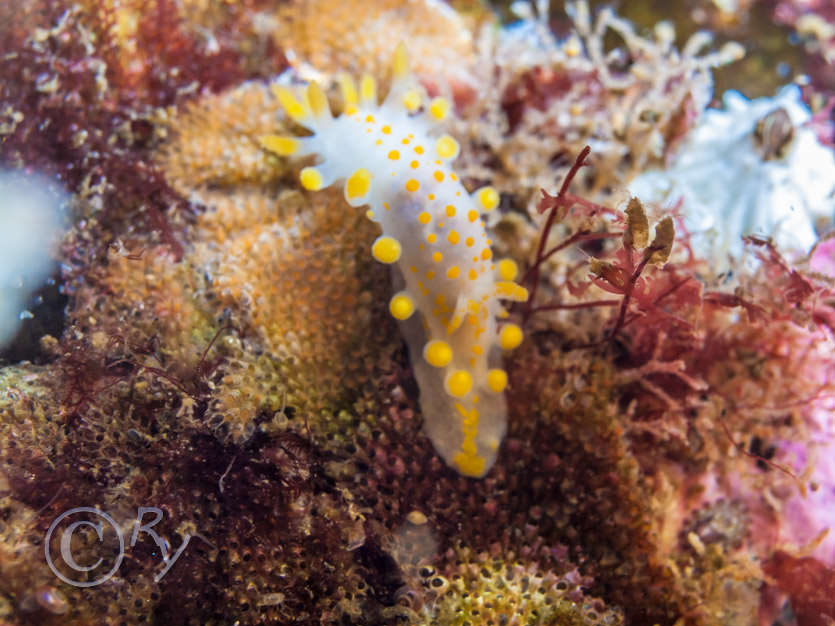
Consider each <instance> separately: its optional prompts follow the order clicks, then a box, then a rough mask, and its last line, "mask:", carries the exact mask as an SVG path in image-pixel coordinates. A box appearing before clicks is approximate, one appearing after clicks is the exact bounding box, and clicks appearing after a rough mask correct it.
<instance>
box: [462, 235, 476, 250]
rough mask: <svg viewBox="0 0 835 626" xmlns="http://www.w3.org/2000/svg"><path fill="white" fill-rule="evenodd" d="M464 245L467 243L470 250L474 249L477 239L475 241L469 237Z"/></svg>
mask: <svg viewBox="0 0 835 626" xmlns="http://www.w3.org/2000/svg"><path fill="white" fill-rule="evenodd" d="M464 243H465V244H467V247H468V248H472V247H473V244H474V243H475V239H473V238H472V237H467V238H466V239H465V240H464Z"/></svg>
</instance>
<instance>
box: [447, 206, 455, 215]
mask: <svg viewBox="0 0 835 626" xmlns="http://www.w3.org/2000/svg"><path fill="white" fill-rule="evenodd" d="M446 214H447V217H455V207H454V206H453V205H451V204H448V205H446Z"/></svg>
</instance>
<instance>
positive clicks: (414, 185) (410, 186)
mask: <svg viewBox="0 0 835 626" xmlns="http://www.w3.org/2000/svg"><path fill="white" fill-rule="evenodd" d="M418 189H420V183H419V182H418V181H416V180H415V179H414V178H410V179H409V180H407V181H406V191H417V190H418Z"/></svg>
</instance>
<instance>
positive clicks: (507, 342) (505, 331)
mask: <svg viewBox="0 0 835 626" xmlns="http://www.w3.org/2000/svg"><path fill="white" fill-rule="evenodd" d="M522 339H524V335H523V334H522V329H521V328H519V327H518V326H517V325H516V324H505V325H504V326H502V330H501V331H500V332H499V345H500V346H501V347H502V350H513V349H514V348H516V347H518V346H519V344H520V343H522Z"/></svg>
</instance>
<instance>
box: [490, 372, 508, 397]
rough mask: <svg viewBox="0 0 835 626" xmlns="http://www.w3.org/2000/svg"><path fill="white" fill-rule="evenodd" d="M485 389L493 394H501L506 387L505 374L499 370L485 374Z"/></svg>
mask: <svg viewBox="0 0 835 626" xmlns="http://www.w3.org/2000/svg"><path fill="white" fill-rule="evenodd" d="M487 387H488V388H489V389H490V391H492V392H494V393H501V392H502V391H504V390H505V387H507V372H505V371H504V370H500V369H494V370H489V371H488V372H487Z"/></svg>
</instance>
